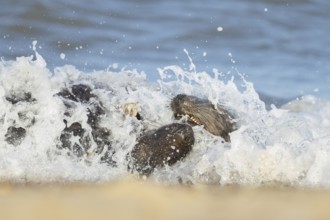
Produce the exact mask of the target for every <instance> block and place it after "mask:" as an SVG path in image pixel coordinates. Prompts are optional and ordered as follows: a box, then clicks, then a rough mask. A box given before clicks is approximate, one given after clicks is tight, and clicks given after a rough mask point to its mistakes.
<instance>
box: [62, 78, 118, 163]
mask: <svg viewBox="0 0 330 220" xmlns="http://www.w3.org/2000/svg"><path fill="white" fill-rule="evenodd" d="M56 95H57V96H58V97H60V98H61V99H62V101H63V103H64V105H65V106H66V108H67V109H66V112H65V113H64V116H65V118H66V119H64V123H65V128H64V130H63V131H62V133H61V135H60V143H61V144H60V145H58V148H59V149H62V148H66V149H69V150H70V151H71V152H72V153H73V154H74V155H75V156H78V157H81V156H84V155H86V156H90V155H91V154H101V153H103V154H104V156H102V157H101V162H106V163H108V164H111V165H115V162H114V161H113V160H112V158H111V156H112V154H113V151H112V149H111V131H110V130H109V129H107V128H104V127H101V126H100V124H99V121H100V119H101V117H102V116H104V115H105V109H104V107H103V105H102V102H101V101H100V100H99V98H98V97H97V96H96V95H95V94H94V93H93V90H92V88H90V87H89V86H87V85H83V84H75V85H72V86H70V87H67V88H64V89H62V90H61V91H60V92H59V93H57V94H56ZM77 105H80V106H83V107H84V108H85V109H86V112H87V125H88V126H89V129H84V128H83V127H82V122H81V121H76V122H73V123H71V124H70V125H69V124H68V120H69V119H70V118H71V116H72V114H73V112H74V111H75V108H76V107H77ZM88 130H89V131H88ZM77 139H78V141H77ZM92 145H95V146H96V149H94V151H93V152H91V149H90V148H91V146H92Z"/></svg>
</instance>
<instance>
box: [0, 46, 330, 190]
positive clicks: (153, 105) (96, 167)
mask: <svg viewBox="0 0 330 220" xmlns="http://www.w3.org/2000/svg"><path fill="white" fill-rule="evenodd" d="M190 62H191V63H192V60H190ZM190 67H191V68H190V69H188V70H187V69H183V68H181V67H179V66H167V67H164V68H159V75H160V78H159V80H158V81H157V83H156V84H155V83H152V82H149V81H148V80H147V78H146V74H144V73H143V72H138V71H136V70H125V69H123V70H118V71H117V72H112V71H110V70H107V71H94V72H83V71H80V70H78V69H76V68H75V67H74V66H71V65H66V66H61V67H56V68H55V69H54V70H50V69H48V68H47V64H46V61H45V60H44V59H43V58H42V56H41V55H39V54H38V53H37V52H36V51H35V56H31V57H18V58H17V59H16V60H10V61H4V60H2V61H1V62H0V99H1V103H2V105H1V108H0V125H1V127H0V180H1V181H11V182H71V181H82V182H105V181H111V180H116V179H118V178H121V177H125V176H129V175H134V174H131V173H130V172H129V171H128V169H127V160H126V155H127V153H129V152H130V151H131V150H132V148H133V146H134V145H135V144H136V139H137V137H138V136H139V135H141V134H142V133H143V132H145V131H147V130H151V129H155V128H159V127H160V126H162V125H166V124H169V123H173V122H174V121H175V119H174V117H173V114H172V112H171V110H170V108H169V104H170V100H171V98H173V97H174V96H175V95H176V94H179V93H186V94H188V95H194V96H198V97H200V98H205V99H208V100H210V101H211V102H212V103H213V104H215V105H216V104H221V105H224V106H226V107H227V108H228V109H230V111H231V112H233V114H234V115H235V122H236V123H237V125H238V129H237V130H236V131H234V132H232V133H231V134H230V136H231V142H230V143H226V142H224V141H223V139H222V138H221V137H216V136H214V135H212V134H210V133H208V132H207V131H205V130H204V129H203V127H202V126H196V127H194V128H193V130H194V133H195V140H196V141H195V145H194V146H193V150H192V151H191V152H190V154H188V155H187V157H186V158H184V159H183V160H182V161H179V162H178V163H176V164H174V165H173V166H170V167H169V166H167V167H164V168H162V169H159V170H156V171H155V172H154V173H153V174H152V175H151V176H150V177H149V178H151V179H153V180H154V181H158V182H163V183H169V184H176V183H192V184H196V183H204V184H216V185H227V184H239V185H262V184H288V185H292V186H301V185H302V186H314V185H319V186H320V185H322V186H329V184H330V171H329V169H328V167H329V164H330V155H329V153H330V135H328V133H329V130H330V120H329V118H330V111H329V110H328V109H329V107H330V106H329V105H330V102H329V101H326V100H320V99H317V98H315V97H312V96H307V97H306V98H300V99H297V100H293V101H292V102H291V103H290V104H287V105H285V106H284V107H283V108H276V107H275V106H273V107H272V108H271V109H270V110H266V108H265V103H264V102H263V101H261V100H260V99H259V95H258V93H257V92H256V91H255V90H254V87H253V84H252V83H251V82H248V81H246V80H245V79H244V77H242V76H241V75H239V74H237V73H233V74H232V75H231V77H229V79H227V78H226V79H225V77H223V74H221V73H220V72H219V71H218V70H213V73H207V72H203V71H198V70H197V68H196V66H194V65H190ZM226 77H228V74H226ZM235 77H236V78H235ZM237 78H239V79H242V80H241V84H242V85H243V86H241V85H240V86H237V81H236V80H237ZM73 84H85V85H88V86H90V87H91V88H92V89H93V93H94V94H96V95H97V97H98V98H99V100H100V101H101V102H102V104H103V106H104V109H105V111H106V113H105V115H104V116H102V119H101V121H100V124H101V125H102V126H104V127H107V128H109V129H110V130H111V131H112V134H113V135H112V138H113V140H112V146H111V147H112V148H113V149H114V150H115V153H114V155H113V159H114V160H115V161H116V166H109V165H107V164H105V163H100V156H99V155H91V156H86V157H83V158H75V157H72V155H68V151H66V150H65V149H59V148H58V147H57V146H58V145H59V144H60V141H59V137H60V134H61V131H62V130H63V129H64V128H65V124H64V122H63V119H64V116H63V115H64V112H65V109H66V106H65V105H64V104H63V102H62V101H61V99H60V98H59V97H58V96H56V94H57V93H58V92H59V91H61V89H63V88H66V87H67V86H70V85H73ZM29 94H30V96H31V97H30V98H29V99H27V100H29V101H20V102H17V103H15V104H14V102H13V101H10V100H11V99H10V97H11V96H15V97H16V96H17V97H27V96H29ZM127 103H136V104H137V106H138V111H139V114H140V115H141V117H142V119H143V120H140V121H139V120H136V119H135V118H132V117H126V116H125V115H124V110H123V106H124V105H125V104H127ZM74 120H80V121H81V122H85V121H86V120H87V119H86V112H85V110H83V109H82V110H81V112H80V113H79V114H78V113H77V114H76V115H74ZM11 126H14V127H22V128H24V129H25V130H26V134H25V137H24V138H23V139H22V141H21V142H20V143H18V144H17V145H16V146H15V145H13V144H11V143H8V140H7V141H6V133H7V131H8V129H9V127H11ZM82 126H83V127H84V126H87V124H84V123H82ZM134 176H135V175H134Z"/></svg>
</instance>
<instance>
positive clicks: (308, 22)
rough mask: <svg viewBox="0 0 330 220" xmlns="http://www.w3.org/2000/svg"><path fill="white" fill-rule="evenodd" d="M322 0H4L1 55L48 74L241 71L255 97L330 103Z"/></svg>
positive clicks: (329, 29)
mask: <svg viewBox="0 0 330 220" xmlns="http://www.w3.org/2000/svg"><path fill="white" fill-rule="evenodd" d="M329 9H330V2H329V1H327V0H313V1H312V0H235V1H229V0H225V1H216V0H205V1H200V0H189V1H175V0H168V1H160V0H153V1H151V0H125V1H104V0H94V1H87V0H82V1H64V0H30V1H24V0H12V1H3V2H2V4H1V8H0V14H1V19H0V30H1V32H0V56H1V57H2V58H3V59H5V60H12V59H16V57H18V56H28V55H30V54H32V50H31V46H32V41H34V40H37V41H38V47H39V48H38V51H39V53H40V54H41V55H42V56H43V57H44V58H45V60H46V61H47V63H48V66H49V68H50V69H53V68H55V67H57V66H62V65H65V64H70V65H74V66H76V67H77V68H78V69H80V70H82V71H84V70H85V71H91V70H105V69H107V68H108V67H112V64H115V65H114V66H116V67H117V66H118V67H119V68H127V69H137V70H139V71H144V72H145V73H146V74H147V77H148V79H149V80H150V81H154V80H156V79H158V78H159V75H158V71H157V68H159V67H160V68H161V67H164V66H168V65H178V66H181V67H183V68H188V65H189V60H188V58H187V55H186V54H185V53H184V49H186V50H187V51H188V52H189V55H190V56H191V58H192V59H193V62H194V63H195V64H196V66H197V70H199V71H206V72H208V73H210V74H212V70H213V68H217V69H218V70H219V71H221V72H223V73H228V72H230V73H236V72H239V73H241V74H243V75H244V76H245V78H246V79H247V80H248V81H250V82H252V83H253V84H254V86H255V88H256V90H257V91H260V92H262V93H265V94H267V95H270V96H273V97H279V98H286V99H291V98H294V97H297V96H300V95H306V94H312V95H315V96H317V97H321V98H326V99H328V98H330V95H329V94H330V93H329V89H330V88H329V87H330V64H329V57H330V50H329V49H328V45H330V38H329V35H330V24H329V20H330V13H329Z"/></svg>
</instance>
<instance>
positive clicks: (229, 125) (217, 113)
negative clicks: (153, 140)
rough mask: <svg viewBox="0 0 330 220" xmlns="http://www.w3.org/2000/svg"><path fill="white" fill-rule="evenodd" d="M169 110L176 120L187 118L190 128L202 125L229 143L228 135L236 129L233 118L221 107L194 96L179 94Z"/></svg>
mask: <svg viewBox="0 0 330 220" xmlns="http://www.w3.org/2000/svg"><path fill="white" fill-rule="evenodd" d="M171 109H172V111H173V113H174V117H175V118H176V119H180V118H182V117H183V116H187V120H188V123H189V124H191V125H192V126H194V125H202V126H204V129H205V130H207V131H208V132H210V133H211V134H213V135H216V136H221V137H222V138H223V139H224V140H225V141H227V142H230V136H229V133H230V132H232V131H234V130H235V129H236V125H235V123H234V122H233V116H232V115H231V114H230V113H229V111H228V110H226V109H225V108H224V107H223V106H220V105H218V106H216V107H215V106H214V105H213V104H212V103H211V102H210V101H209V100H207V99H201V98H198V97H196V96H189V95H185V94H179V95H177V96H175V97H174V98H173V99H172V101H171Z"/></svg>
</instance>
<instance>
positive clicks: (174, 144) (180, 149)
mask: <svg viewBox="0 0 330 220" xmlns="http://www.w3.org/2000/svg"><path fill="white" fill-rule="evenodd" d="M194 142H195V138H194V133H193V130H192V128H191V126H189V125H187V124H178V123H173V124H169V125H165V126H163V127H161V128H159V129H157V130H153V131H149V132H148V133H147V134H145V135H143V136H141V137H140V138H139V139H138V141H137V144H136V145H135V146H134V148H133V150H132V152H131V153H130V157H131V163H130V165H129V169H131V170H134V171H137V172H138V173H140V174H143V175H150V174H151V173H152V172H153V171H154V169H155V168H161V167H163V166H165V165H173V164H174V163H176V162H177V161H179V160H181V159H182V158H184V157H185V156H186V155H187V154H188V153H189V152H190V151H191V149H192V146H193V145H194Z"/></svg>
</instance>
